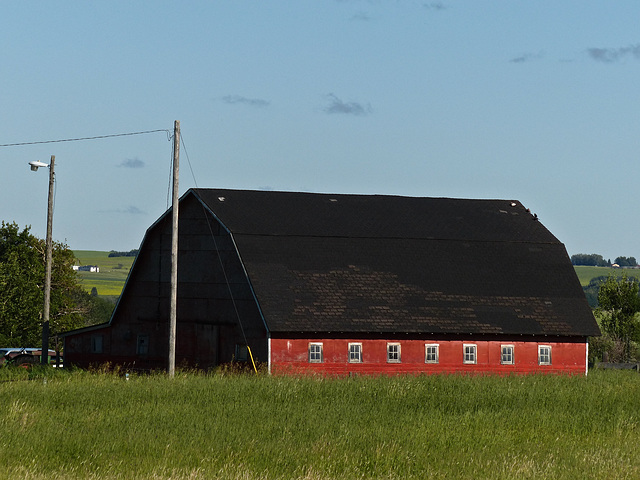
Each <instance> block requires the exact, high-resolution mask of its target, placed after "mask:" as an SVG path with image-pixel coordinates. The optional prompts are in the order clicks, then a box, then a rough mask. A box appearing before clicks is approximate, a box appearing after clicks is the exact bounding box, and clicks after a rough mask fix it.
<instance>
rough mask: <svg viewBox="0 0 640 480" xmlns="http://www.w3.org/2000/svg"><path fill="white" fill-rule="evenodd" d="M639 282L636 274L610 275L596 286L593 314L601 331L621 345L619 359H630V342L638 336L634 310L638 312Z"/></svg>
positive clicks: (639, 332)
mask: <svg viewBox="0 0 640 480" xmlns="http://www.w3.org/2000/svg"><path fill="white" fill-rule="evenodd" d="M638 291H639V285H638V279H637V278H636V277H628V276H627V274H626V273H624V274H623V275H622V277H621V278H615V277H613V276H612V275H610V276H609V277H607V280H606V281H604V282H603V283H602V284H601V285H600V291H599V292H598V304H599V307H598V308H597V313H598V314H599V317H600V319H601V326H602V329H603V330H604V332H605V333H606V334H607V335H609V336H610V337H611V338H612V339H613V340H618V341H620V342H621V343H622V345H623V353H622V357H623V358H622V360H623V361H627V360H629V359H630V358H631V342H632V341H634V340H637V339H638V334H640V328H639V325H638V321H637V319H636V313H638V312H640V297H639V296H638Z"/></svg>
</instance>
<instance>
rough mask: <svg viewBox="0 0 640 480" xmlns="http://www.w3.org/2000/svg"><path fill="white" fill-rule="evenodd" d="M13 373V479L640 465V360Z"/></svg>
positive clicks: (586, 472) (7, 413)
mask: <svg viewBox="0 0 640 480" xmlns="http://www.w3.org/2000/svg"><path fill="white" fill-rule="evenodd" d="M29 375H30V376H29ZM45 375H46V376H45ZM14 378H15V377H14ZM45 378H46V380H45ZM0 380H3V383H2V384H1V385H0V400H1V401H2V405H3V409H2V413H0V429H1V430H0V431H2V432H3V435H2V436H0V459H1V460H0V463H1V464H2V465H3V466H4V468H3V472H4V473H5V474H6V475H7V476H9V477H15V478H33V479H36V478H45V477H46V478H48V479H51V478H60V479H64V478H95V479H103V478H140V479H142V478H179V479H181V478H198V479H199V478H234V479H235V478H247V479H248V478H251V479H253V478H287V479H288V478H296V479H297V478H300V479H302V478H306V479H329V478H425V476H430V477H432V478H470V477H474V478H505V479H506V478H514V477H515V478H533V477H543V478H639V477H640V458H638V456H637V453H636V448H635V440H636V439H637V438H638V433H639V421H640V377H639V376H638V375H637V374H635V373H630V372H600V371H598V372H593V373H591V374H590V375H589V376H588V377H586V378H585V377H582V376H579V377H570V376H522V377H516V376H510V377H498V376H490V377H485V376H477V377H467V376H420V377H380V378H363V377H360V378H352V379H322V378H307V377H303V378H292V377H268V376H257V377H256V376H249V375H247V376H228V375H220V374H210V375H204V374H203V375H197V374H178V375H177V377H176V378H174V379H173V380H172V379H169V378H167V377H166V376H164V375H151V376H135V375H134V376H131V377H130V379H129V380H126V379H125V378H124V377H122V376H120V375H115V374H104V373H102V374H89V373H84V372H76V373H64V372H51V370H48V371H47V373H46V374H45V373H44V371H40V373H38V372H35V373H31V374H28V373H22V374H21V380H22V381H7V380H8V377H3V376H2V375H0Z"/></svg>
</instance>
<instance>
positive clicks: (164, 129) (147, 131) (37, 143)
mask: <svg viewBox="0 0 640 480" xmlns="http://www.w3.org/2000/svg"><path fill="white" fill-rule="evenodd" d="M158 132H165V133H166V134H167V139H168V140H171V132H170V131H169V130H167V129H166V128H162V129H158V130H144V131H140V132H127V133H114V134H111V135H96V136H93V137H78V138H63V139H59V140H39V141H34V142H19V143H5V144H0V147H20V146H24V145H41V144H44V143H62V142H80V141H84V140H100V139H104V138H113V137H128V136H131V135H146V134H148V133H158Z"/></svg>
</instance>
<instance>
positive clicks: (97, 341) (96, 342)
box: [91, 335, 103, 353]
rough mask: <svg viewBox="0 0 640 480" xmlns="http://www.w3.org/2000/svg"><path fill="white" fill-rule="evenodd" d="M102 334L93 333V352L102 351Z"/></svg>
mask: <svg viewBox="0 0 640 480" xmlns="http://www.w3.org/2000/svg"><path fill="white" fill-rule="evenodd" d="M102 339H103V337H102V335H91V353H102V352H103V347H102V343H103V342H102Z"/></svg>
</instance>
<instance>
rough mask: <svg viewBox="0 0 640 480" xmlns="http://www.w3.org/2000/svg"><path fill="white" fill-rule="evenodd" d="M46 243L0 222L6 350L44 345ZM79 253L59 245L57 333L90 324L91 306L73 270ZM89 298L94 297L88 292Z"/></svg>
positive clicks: (54, 299) (54, 282) (54, 300)
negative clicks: (87, 314) (85, 302)
mask: <svg viewBox="0 0 640 480" xmlns="http://www.w3.org/2000/svg"><path fill="white" fill-rule="evenodd" d="M45 253H46V245H45V241H44V240H42V239H39V238H37V237H35V236H34V235H32V234H31V233H30V227H25V228H24V229H23V230H22V231H20V229H19V228H18V225H17V224H16V223H5V222H4V221H3V222H2V223H1V224H0V346H7V347H24V346H39V345H40V342H41V339H42V308H43V303H44V289H43V286H44V276H45V266H44V264H45ZM73 263H74V256H73V252H72V251H71V250H69V249H68V247H67V246H66V245H64V244H61V243H57V242H54V244H53V264H52V271H51V303H50V318H49V324H50V331H51V335H55V334H57V333H60V332H63V331H66V330H71V329H73V328H78V327H81V326H83V325H84V320H83V312H84V310H85V308H86V305H83V304H82V302H78V301H77V299H78V298H79V297H80V296H81V294H82V293H85V292H82V289H81V288H80V286H79V285H78V283H77V280H76V274H75V272H74V271H73V268H72V267H73ZM86 295H87V296H88V294H86Z"/></svg>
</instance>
